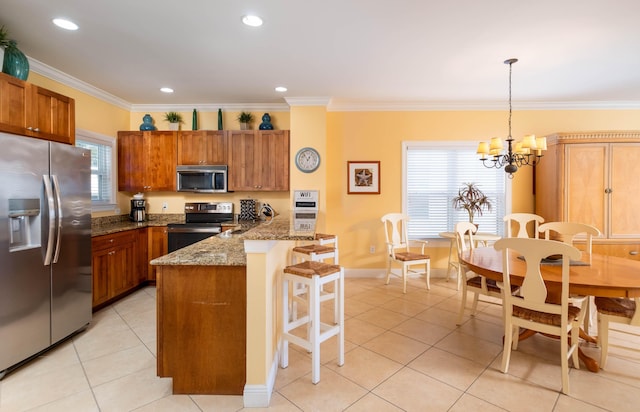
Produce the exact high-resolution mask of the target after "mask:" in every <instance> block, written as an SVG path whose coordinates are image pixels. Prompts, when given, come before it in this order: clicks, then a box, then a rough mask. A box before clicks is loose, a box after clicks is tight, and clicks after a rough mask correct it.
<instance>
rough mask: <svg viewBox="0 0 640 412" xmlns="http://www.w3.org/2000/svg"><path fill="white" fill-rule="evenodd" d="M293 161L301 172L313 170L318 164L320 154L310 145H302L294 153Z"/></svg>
mask: <svg viewBox="0 0 640 412" xmlns="http://www.w3.org/2000/svg"><path fill="white" fill-rule="evenodd" d="M295 162H296V166H297V167H298V169H299V170H300V171H301V172H304V173H311V172H315V171H316V170H317V169H318V167H319V166H320V154H319V153H318V151H317V150H316V149H314V148H312V147H303V148H302V149H300V150H298V153H296V157H295Z"/></svg>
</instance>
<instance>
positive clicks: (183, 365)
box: [156, 266, 247, 395]
mask: <svg viewBox="0 0 640 412" xmlns="http://www.w3.org/2000/svg"><path fill="white" fill-rule="evenodd" d="M246 271H247V268H246V266H159V267H158V274H157V275H158V277H157V283H156V285H157V286H156V296H157V307H158V315H157V322H158V325H157V326H158V332H157V333H158V353H157V355H158V356H157V357H158V375H159V376H161V377H172V378H173V393H175V394H178V393H182V394H217V395H242V393H243V390H244V385H245V382H246V347H247V346H246V336H247V334H246V317H247V291H246V290H247V277H246Z"/></svg>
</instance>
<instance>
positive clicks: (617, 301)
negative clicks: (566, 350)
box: [595, 297, 640, 369]
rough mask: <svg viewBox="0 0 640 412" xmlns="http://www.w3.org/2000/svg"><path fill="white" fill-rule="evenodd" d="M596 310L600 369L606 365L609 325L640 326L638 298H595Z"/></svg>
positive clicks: (639, 301)
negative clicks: (612, 323) (611, 323)
mask: <svg viewBox="0 0 640 412" xmlns="http://www.w3.org/2000/svg"><path fill="white" fill-rule="evenodd" d="M595 304H596V308H597V309H598V345H599V346H600V350H601V352H600V367H601V368H603V369H604V368H605V366H606V365H607V356H608V353H609V323H610V322H615V323H621V324H624V325H632V326H640V309H639V308H640V298H634V299H626V298H604V297H596V298H595Z"/></svg>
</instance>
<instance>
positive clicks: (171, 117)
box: [164, 112, 184, 130]
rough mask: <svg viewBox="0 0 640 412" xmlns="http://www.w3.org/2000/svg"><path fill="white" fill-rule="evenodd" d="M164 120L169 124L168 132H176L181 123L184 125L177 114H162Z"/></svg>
mask: <svg viewBox="0 0 640 412" xmlns="http://www.w3.org/2000/svg"><path fill="white" fill-rule="evenodd" d="M164 120H166V121H167V122H169V129H170V130H178V129H179V127H180V124H181V123H184V122H183V120H182V115H181V114H180V113H178V112H167V113H165V114H164Z"/></svg>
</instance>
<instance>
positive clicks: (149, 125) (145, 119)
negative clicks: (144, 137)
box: [140, 114, 156, 131]
mask: <svg viewBox="0 0 640 412" xmlns="http://www.w3.org/2000/svg"><path fill="white" fill-rule="evenodd" d="M140 130H143V131H144V130H156V127H155V126H154V125H153V117H151V115H150V114H145V115H144V116H142V124H141V125H140Z"/></svg>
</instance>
